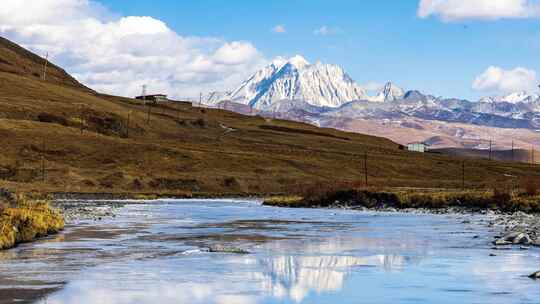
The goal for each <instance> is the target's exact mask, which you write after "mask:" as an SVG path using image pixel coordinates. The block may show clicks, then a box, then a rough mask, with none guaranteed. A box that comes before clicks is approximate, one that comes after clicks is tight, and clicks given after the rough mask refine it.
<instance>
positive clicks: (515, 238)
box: [493, 232, 532, 245]
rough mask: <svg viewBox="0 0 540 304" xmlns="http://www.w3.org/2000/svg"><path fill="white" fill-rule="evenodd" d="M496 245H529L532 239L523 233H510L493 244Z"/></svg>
mask: <svg viewBox="0 0 540 304" xmlns="http://www.w3.org/2000/svg"><path fill="white" fill-rule="evenodd" d="M493 243H494V244H495V245H518V244H520V245H529V244H531V243H532V240H531V237H530V236H529V235H528V234H526V233H523V232H510V233H508V234H506V235H504V236H502V237H501V238H500V239H498V240H496V241H494V242H493Z"/></svg>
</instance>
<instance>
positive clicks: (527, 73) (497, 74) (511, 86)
mask: <svg viewBox="0 0 540 304" xmlns="http://www.w3.org/2000/svg"><path fill="white" fill-rule="evenodd" d="M537 86H538V76H537V74H536V72H535V71H533V70H529V69H526V68H523V67H517V68H515V69H512V70H505V69H502V68H500V67H496V66H492V67H489V68H488V69H487V70H486V71H484V72H483V73H482V74H481V75H479V76H478V77H476V79H475V80H474V82H473V89H475V90H479V91H494V92H502V93H511V92H517V91H527V92H533V91H536V90H537V88H538V87H537Z"/></svg>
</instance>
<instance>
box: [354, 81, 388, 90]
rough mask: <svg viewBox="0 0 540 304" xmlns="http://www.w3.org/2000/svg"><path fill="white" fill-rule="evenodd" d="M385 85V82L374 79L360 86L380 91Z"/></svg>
mask: <svg viewBox="0 0 540 304" xmlns="http://www.w3.org/2000/svg"><path fill="white" fill-rule="evenodd" d="M384 85H385V84H384V83H380V82H373V81H372V82H368V83H364V84H362V85H360V87H362V88H363V89H364V90H366V91H371V92H379V91H382V89H383V88H384Z"/></svg>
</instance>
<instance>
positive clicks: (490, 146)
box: [489, 139, 493, 160]
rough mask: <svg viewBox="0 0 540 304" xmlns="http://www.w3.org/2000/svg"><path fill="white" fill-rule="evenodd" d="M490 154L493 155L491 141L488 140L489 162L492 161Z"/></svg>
mask: <svg viewBox="0 0 540 304" xmlns="http://www.w3.org/2000/svg"><path fill="white" fill-rule="evenodd" d="M492 153H493V140H492V139H490V140H489V160H492Z"/></svg>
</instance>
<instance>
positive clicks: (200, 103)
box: [199, 92, 202, 108]
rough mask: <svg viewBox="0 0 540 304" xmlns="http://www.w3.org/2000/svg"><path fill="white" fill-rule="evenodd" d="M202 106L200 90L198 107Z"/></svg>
mask: <svg viewBox="0 0 540 304" xmlns="http://www.w3.org/2000/svg"><path fill="white" fill-rule="evenodd" d="M201 106H202V92H201V93H200V95H199V108H200V107H201Z"/></svg>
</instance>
